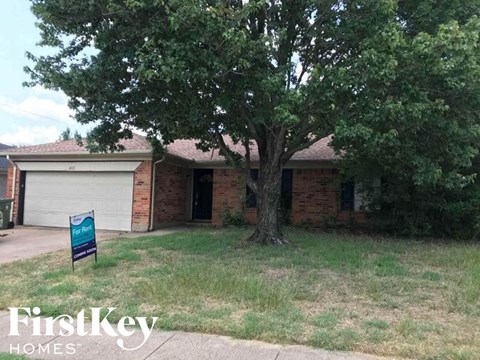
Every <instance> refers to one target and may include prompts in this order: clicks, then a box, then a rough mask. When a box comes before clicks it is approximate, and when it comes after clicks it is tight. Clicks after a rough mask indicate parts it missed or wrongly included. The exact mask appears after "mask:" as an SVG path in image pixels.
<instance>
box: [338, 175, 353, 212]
mask: <svg viewBox="0 0 480 360" xmlns="http://www.w3.org/2000/svg"><path fill="white" fill-rule="evenodd" d="M340 209H341V210H354V209H355V184H354V182H353V180H352V181H348V182H344V183H342V190H341V200H340Z"/></svg>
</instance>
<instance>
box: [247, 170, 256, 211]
mask: <svg viewBox="0 0 480 360" xmlns="http://www.w3.org/2000/svg"><path fill="white" fill-rule="evenodd" d="M250 175H251V176H252V179H253V180H257V179H258V169H250ZM245 200H246V202H245V204H246V206H247V208H254V207H257V196H256V195H255V193H254V192H253V191H252V189H250V187H249V186H248V185H247V194H246V196H245Z"/></svg>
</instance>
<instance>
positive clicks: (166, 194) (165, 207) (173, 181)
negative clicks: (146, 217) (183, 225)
mask: <svg viewBox="0 0 480 360" xmlns="http://www.w3.org/2000/svg"><path fill="white" fill-rule="evenodd" d="M186 181H187V169H184V168H181V167H178V166H176V165H172V164H168V163H159V164H157V166H156V175H155V202H154V209H155V210H154V221H153V224H154V226H155V227H157V226H161V225H162V224H171V223H178V222H184V221H185V220H186V199H185V197H186V191H187V184H186Z"/></svg>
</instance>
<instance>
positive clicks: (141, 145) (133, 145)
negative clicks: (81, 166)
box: [8, 134, 151, 155]
mask: <svg viewBox="0 0 480 360" xmlns="http://www.w3.org/2000/svg"><path fill="white" fill-rule="evenodd" d="M120 144H122V145H123V146H124V147H125V151H127V152H128V151H142V150H145V151H151V146H150V143H149V142H148V140H147V139H146V138H145V137H144V136H141V135H137V134H133V137H132V138H131V139H123V140H120ZM82 152H85V153H87V152H88V150H87V149H86V148H85V147H83V146H79V145H78V144H77V142H76V141H75V140H65V141H57V142H53V143H48V144H41V145H32V146H20V147H17V148H13V149H10V150H8V153H9V154H39V155H40V154H49V153H82Z"/></svg>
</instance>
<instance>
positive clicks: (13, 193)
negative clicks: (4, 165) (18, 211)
mask: <svg viewBox="0 0 480 360" xmlns="http://www.w3.org/2000/svg"><path fill="white" fill-rule="evenodd" d="M6 158H7V160H8V162H10V164H12V166H13V179H12V199H13V202H12V208H11V209H10V221H13V208H14V206H15V190H16V189H15V185H16V184H17V181H16V180H17V166H16V165H15V163H14V162H13V161H12V160H10V156H8V155H7V156H6Z"/></svg>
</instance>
